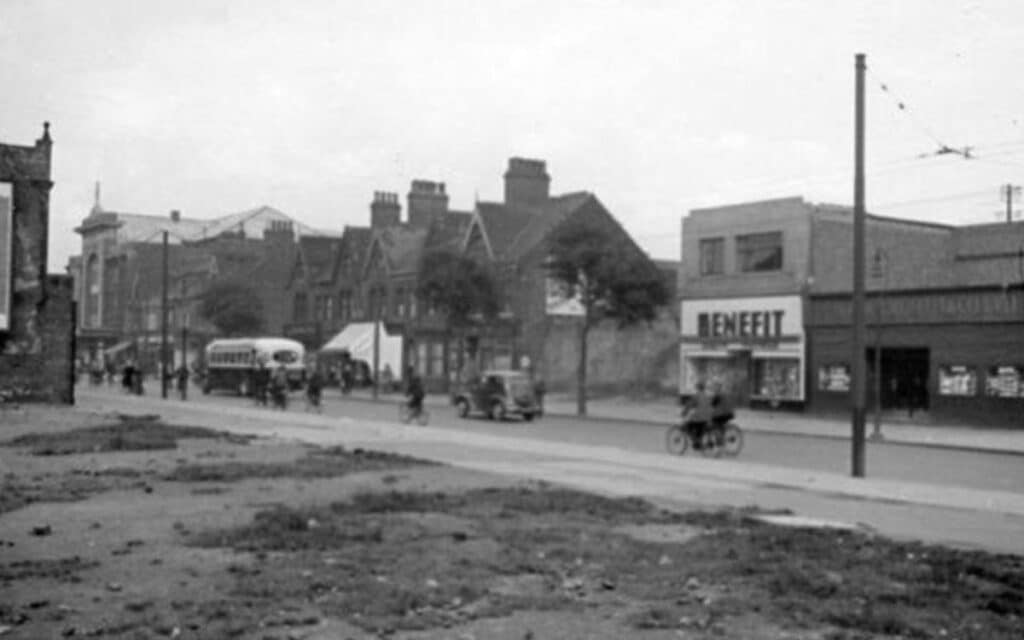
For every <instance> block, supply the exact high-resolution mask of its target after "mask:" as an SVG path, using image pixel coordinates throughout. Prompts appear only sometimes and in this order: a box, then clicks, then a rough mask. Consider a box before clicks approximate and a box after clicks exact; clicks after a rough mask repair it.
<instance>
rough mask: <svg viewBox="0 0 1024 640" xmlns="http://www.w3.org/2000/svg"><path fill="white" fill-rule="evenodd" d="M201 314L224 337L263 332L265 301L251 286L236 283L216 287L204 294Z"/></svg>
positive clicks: (233, 281) (225, 283)
mask: <svg viewBox="0 0 1024 640" xmlns="http://www.w3.org/2000/svg"><path fill="white" fill-rule="evenodd" d="M199 313H200V315H202V316H203V318H205V319H206V320H207V321H209V322H210V324H212V325H213V326H215V327H217V330H218V331H220V332H221V334H223V335H225V336H243V335H253V334H256V333H259V332H260V331H262V330H263V302H262V301H261V300H260V297H259V296H258V295H256V292H255V291H254V290H253V289H252V287H250V286H249V285H247V284H245V283H242V282H238V281H236V280H228V281H222V282H218V283H215V284H213V285H212V286H211V287H210V288H209V289H207V290H206V292H205V293H203V295H202V298H201V299H200V304H199Z"/></svg>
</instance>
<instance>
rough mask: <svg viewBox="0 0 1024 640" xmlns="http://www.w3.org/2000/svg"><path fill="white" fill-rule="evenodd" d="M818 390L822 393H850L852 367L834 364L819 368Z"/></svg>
mask: <svg viewBox="0 0 1024 640" xmlns="http://www.w3.org/2000/svg"><path fill="white" fill-rule="evenodd" d="M818 389H819V390H821V391H840V392H847V391H849V390H850V365H848V364H839V363H833V364H827V365H823V366H821V367H818Z"/></svg>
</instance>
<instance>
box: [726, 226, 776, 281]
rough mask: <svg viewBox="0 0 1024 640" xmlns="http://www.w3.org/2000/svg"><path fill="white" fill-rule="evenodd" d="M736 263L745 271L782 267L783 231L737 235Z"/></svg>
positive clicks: (770, 269) (774, 269) (772, 269)
mask: <svg viewBox="0 0 1024 640" xmlns="http://www.w3.org/2000/svg"><path fill="white" fill-rule="evenodd" d="M736 263H737V264H738V265H739V270H740V271H743V272H752V271H778V270H780V269H782V232H781V231H772V232H770V233H751V234H747V235H742V236H736Z"/></svg>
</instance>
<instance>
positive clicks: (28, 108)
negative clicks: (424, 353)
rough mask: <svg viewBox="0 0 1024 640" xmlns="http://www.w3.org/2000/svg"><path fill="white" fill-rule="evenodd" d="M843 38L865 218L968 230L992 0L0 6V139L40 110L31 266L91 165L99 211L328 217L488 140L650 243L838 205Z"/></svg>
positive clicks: (1004, 154)
mask: <svg viewBox="0 0 1024 640" xmlns="http://www.w3.org/2000/svg"><path fill="white" fill-rule="evenodd" d="M857 52H864V53H866V54H867V56H868V67H869V75H868V79H867V82H868V84H867V88H868V91H867V100H868V138H867V148H868V181H867V195H868V206H869V208H870V209H871V210H872V211H874V212H877V213H882V214H888V215H895V216H902V217H908V218H915V219H922V220H931V221H938V222H951V223H976V222H994V221H996V220H997V219H998V213H999V212H1000V211H1002V210H1003V208H1004V204H1003V202H1002V201H1001V200H1000V197H999V187H1000V185H1001V184H1005V183H1014V184H1020V183H1024V113H1022V106H1024V82H1021V81H1020V78H1019V73H1020V69H1021V65H1022V63H1024V3H1022V2H1019V1H1016V0H1007V1H1006V2H966V1H965V2H953V1H945V2H936V1H934V0H927V1H909V0H900V1H898V2H897V1H895V0H893V1H891V2H852V1H839V0H835V1H831V0H816V1H807V2H753V1H744V2H725V1H720V0H716V1H714V2H708V1H706V0H701V1H692V2H654V1H642V0H632V1H629V2H625V1H623V2H611V1H609V2H575V1H573V2H570V1H558V0H550V1H538V2H532V1H531V2H526V1H515V2H512V1H508V2H494V1H488V2H474V1H471V0H466V1H453V2H444V1H442V0H429V1H424V2H416V1H413V0H403V1H401V2H398V1H395V2H388V1H379V0H378V1H373V2H370V1H367V2H334V1H328V0H323V1H319V0H315V1H309V0H304V1H302V2H294V1H288V0H282V1H280V2H276V1H263V0H244V1H242V0H239V1H233V2H218V1H205V0H204V1H202V2H200V1H196V2H182V1H181V0H173V1H170V2H163V1H154V0H146V1H144V2H139V1H137V0H89V1H88V2H78V1H71V0H63V1H49V0H38V1H37V0H0V60H2V64H0V78H3V80H4V83H3V84H4V87H5V89H4V97H3V100H2V108H0V140H3V141H4V142H8V143H15V144H31V143H32V141H33V140H35V138H36V137H38V136H39V135H40V133H41V131H42V122H43V121H44V120H49V121H51V122H52V136H53V139H54V172H53V178H54V181H55V183H56V184H55V187H54V189H53V192H52V200H51V227H50V233H51V238H50V246H51V249H50V269H51V270H53V271H62V270H63V268H64V266H65V265H66V262H67V258H68V256H70V255H72V254H75V253H78V252H79V249H80V242H79V237H78V236H77V235H76V234H74V233H73V231H72V229H73V228H74V227H75V226H76V225H77V224H78V223H79V222H80V221H81V219H82V218H83V217H84V216H85V215H87V213H88V211H89V209H90V207H91V206H92V199H93V185H94V183H95V182H96V181H100V182H102V203H103V205H104V207H106V208H108V209H111V210H115V211H124V212H137V213H150V214H159V215H164V214H166V213H167V212H168V211H170V210H171V209H180V210H181V211H182V212H183V215H186V216H189V217H196V218H209V217H216V216H220V215H224V214H227V213H232V212H235V211H239V210H242V209H247V208H251V207H254V206H258V205H261V204H268V205H272V206H274V207H276V208H278V209H280V210H282V211H284V212H285V213H287V214H289V215H291V216H293V217H295V218H297V219H299V220H301V221H303V222H305V223H306V224H309V225H311V226H314V227H318V228H323V229H330V230H335V231H340V230H341V229H342V228H343V227H344V225H346V224H351V225H366V224H368V221H369V202H370V200H371V198H372V194H373V192H374V191H375V190H387V191H397V192H398V193H399V194H400V195H401V197H402V200H403V204H404V201H405V194H406V193H407V192H408V190H409V182H410V181H411V180H412V179H415V178H424V179H428V180H438V181H442V182H445V183H447V186H448V192H449V194H450V195H451V206H452V207H453V208H456V209H470V208H472V206H473V202H474V198H475V197H476V196H479V198H480V199H482V200H487V199H490V200H500V199H501V197H502V178H501V176H502V173H503V172H504V169H505V166H506V162H507V159H508V158H509V157H510V156H525V157H532V158H540V159H543V160H546V161H547V163H548V172H549V173H550V174H551V177H552V191H553V192H554V193H560V192H567V191H574V190H588V191H592V192H594V193H596V194H597V196H598V197H599V198H600V199H601V201H602V202H604V204H605V205H606V206H607V207H608V208H609V209H610V210H611V211H612V213H613V214H614V215H616V216H617V217H618V218H619V220H621V221H622V222H623V223H624V224H625V226H626V228H627V229H628V230H629V231H630V232H631V233H632V234H633V235H634V236H635V237H636V238H637V240H638V241H639V242H640V244H641V245H642V246H643V247H644V248H646V249H647V250H648V251H649V253H650V254H651V255H652V256H654V257H657V258H669V259H678V258H679V227H680V219H681V217H682V216H683V215H685V214H686V212H687V211H688V210H690V209H692V208H698V207H703V206H714V205H723V204H730V203H738V202H744V201H749V200H756V199H764V198H772V197H780V196H787V195H802V196H805V197H806V198H808V199H810V200H812V201H827V202H836V203H845V204H849V203H850V202H851V201H852V183H853V179H852V158H853V87H854V72H853V64H854V54H855V53H857ZM883 84H884V85H885V87H887V89H888V90H887V91H886V90H883V88H882V85H883ZM901 102H902V103H903V105H904V108H903V109H900V108H899V103H901ZM940 145H948V146H950V147H955V148H961V147H964V146H971V147H973V148H974V154H975V155H976V158H974V159H970V160H965V159H964V158H962V157H959V156H956V155H952V154H946V155H934V152H935V151H937V150H938V149H939V148H940ZM922 154H925V155H927V154H932V155H930V156H928V157H919V156H921V155H922ZM1022 208H1024V205H1022Z"/></svg>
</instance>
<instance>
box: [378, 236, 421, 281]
mask: <svg viewBox="0 0 1024 640" xmlns="http://www.w3.org/2000/svg"><path fill="white" fill-rule="evenodd" d="M427 233H428V231H427V229H423V228H417V227H408V226H405V225H402V226H393V227H385V228H382V229H377V230H376V231H375V232H374V238H375V241H376V242H378V243H379V244H380V246H381V248H382V249H383V251H384V257H385V259H386V260H387V264H388V270H389V271H390V273H391V274H392V275H396V274H400V273H412V272H415V271H416V270H417V269H418V268H419V264H420V259H421V258H422V257H423V250H424V247H425V245H426V239H427Z"/></svg>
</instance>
